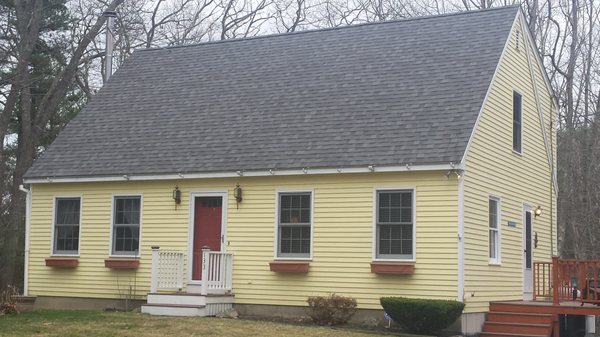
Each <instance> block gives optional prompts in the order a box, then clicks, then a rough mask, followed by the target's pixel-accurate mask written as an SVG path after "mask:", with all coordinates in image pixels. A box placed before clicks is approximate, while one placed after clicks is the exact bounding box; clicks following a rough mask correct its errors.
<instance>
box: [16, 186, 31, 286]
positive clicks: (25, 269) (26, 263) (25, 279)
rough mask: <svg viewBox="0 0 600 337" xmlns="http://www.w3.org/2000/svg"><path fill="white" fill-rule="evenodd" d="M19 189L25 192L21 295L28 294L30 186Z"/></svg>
mask: <svg viewBox="0 0 600 337" xmlns="http://www.w3.org/2000/svg"><path fill="white" fill-rule="evenodd" d="M19 190H21V191H22V192H24V193H27V197H26V202H25V251H24V262H23V296H29V289H28V288H29V232H30V227H31V187H29V189H27V188H25V187H23V185H19Z"/></svg>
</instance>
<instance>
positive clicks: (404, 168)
mask: <svg viewBox="0 0 600 337" xmlns="http://www.w3.org/2000/svg"><path fill="white" fill-rule="evenodd" d="M453 169H454V170H461V169H462V166H461V164H458V163H456V164H455V163H453V162H450V163H432V164H414V165H413V164H404V165H394V166H376V165H367V166H361V167H356V166H355V167H325V168H309V167H304V168H295V169H281V170H275V169H264V170H251V171H245V170H237V171H216V172H197V173H163V174H131V175H129V174H123V175H98V176H78V177H73V176H71V177H70V176H62V177H26V178H25V179H24V183H26V184H48V183H83V182H110V181H151V180H181V179H210V178H235V177H242V176H244V177H268V176H295V175H315V174H349V173H375V172H378V173H383V172H411V171H447V170H453Z"/></svg>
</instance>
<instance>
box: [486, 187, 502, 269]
mask: <svg viewBox="0 0 600 337" xmlns="http://www.w3.org/2000/svg"><path fill="white" fill-rule="evenodd" d="M488 227H489V254H488V255H489V258H490V263H496V264H497V263H500V199H498V198H496V197H490V198H489V199H488Z"/></svg>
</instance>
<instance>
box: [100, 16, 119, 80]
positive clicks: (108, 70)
mask: <svg viewBox="0 0 600 337" xmlns="http://www.w3.org/2000/svg"><path fill="white" fill-rule="evenodd" d="M102 15H104V17H106V46H105V48H106V50H105V57H104V82H106V81H108V79H109V78H110V75H112V68H113V67H112V54H113V46H114V44H115V36H114V34H113V21H114V19H115V18H116V17H117V12H113V11H106V12H104V13H102Z"/></svg>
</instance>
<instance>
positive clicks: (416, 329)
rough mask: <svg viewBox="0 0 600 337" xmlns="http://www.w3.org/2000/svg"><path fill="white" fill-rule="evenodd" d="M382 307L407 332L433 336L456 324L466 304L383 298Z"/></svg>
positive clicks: (419, 299)
mask: <svg viewBox="0 0 600 337" xmlns="http://www.w3.org/2000/svg"><path fill="white" fill-rule="evenodd" d="M381 306H382V307H383V309H384V310H385V312H387V314H388V315H389V316H390V317H391V318H392V319H393V320H394V321H395V322H396V323H398V325H400V327H402V328H403V329H405V330H406V331H408V332H412V333H418V334H431V333H433V332H436V331H439V330H442V329H444V328H447V327H449V326H450V324H452V323H454V321H456V319H457V318H458V317H460V315H461V313H462V311H463V309H464V307H465V304H464V303H462V302H458V301H444V300H429V299H421V298H417V299H412V298H404V297H382V298H381Z"/></svg>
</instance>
